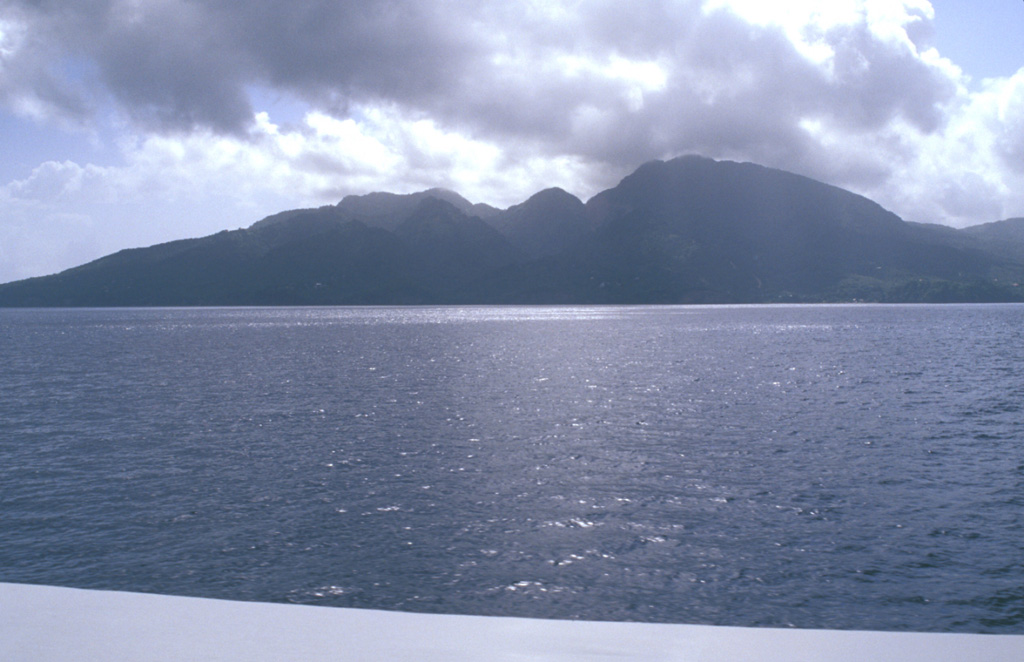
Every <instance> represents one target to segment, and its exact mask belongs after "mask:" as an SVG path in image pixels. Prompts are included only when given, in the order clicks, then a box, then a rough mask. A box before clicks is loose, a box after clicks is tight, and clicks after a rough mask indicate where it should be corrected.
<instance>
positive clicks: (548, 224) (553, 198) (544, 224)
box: [488, 188, 593, 258]
mask: <svg viewBox="0 0 1024 662" xmlns="http://www.w3.org/2000/svg"><path fill="white" fill-rule="evenodd" d="M488 222H489V223H490V224H491V225H493V226H494V227H495V228H496V229H497V230H498V231H499V232H501V233H502V234H504V235H505V236H506V237H508V239H509V241H511V242H512V244H513V245H515V246H516V247H517V248H519V249H520V250H521V251H523V253H524V254H526V255H528V256H530V257H532V258H539V257H544V256H548V255H557V254H558V253H561V252H562V251H564V250H566V249H568V248H571V247H572V246H573V245H575V244H577V243H579V242H580V241H582V240H583V239H584V237H586V236H587V235H588V234H589V233H590V232H591V230H593V225H592V224H591V223H590V222H589V220H588V219H587V216H586V207H584V205H583V203H582V202H581V201H580V199H579V198H577V197H576V196H574V195H572V194H570V193H566V192H565V191H563V190H562V189H560V188H549V189H545V190H543V191H541V192H540V193H535V194H534V195H533V196H531V197H530V199H528V200H527V201H526V202H523V203H522V204H518V205H515V206H513V207H509V208H508V209H506V210H504V211H501V212H498V213H497V214H495V215H493V216H492V217H490V218H488Z"/></svg>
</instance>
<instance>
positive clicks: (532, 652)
mask: <svg viewBox="0 0 1024 662" xmlns="http://www.w3.org/2000/svg"><path fill="white" fill-rule="evenodd" d="M0 614H3V616H2V618H0V659H4V660H11V661H12V662H19V661H22V660H24V661H26V662H27V661H29V660H32V661H34V662H65V661H70V660H75V661H76V662H93V661H96V662H99V661H101V660H125V661H138V662H162V661H165V660H166V661H168V662H170V661H175V660H196V661H199V660H203V661H211V662H213V661H221V660H223V661H227V660H240V659H244V660H249V661H261V660H265V661H268V662H270V661H276V660H303V661H305V662H319V661H320V660H325V661H326V660H346V661H349V660H352V661H362V660H366V661H370V660H423V661H438V662H440V661H442V660H443V661H446V662H458V661H460V660H466V661H469V660H494V661H499V660H553V661H556V662H568V661H574V662H575V661H584V660H608V659H629V660H680V661H682V660H685V661H687V662H690V661H694V662H725V661H730V662H743V661H746V660H749V661H751V662H753V661H755V660H757V661H758V662H773V661H782V660H786V661H787V662H797V661H801V660H807V661H808V662H810V661H812V660H815V661H816V660H830V661H831V662H843V661H846V660H849V661H851V662H852V661H854V660H866V659H870V660H901V661H904V662H914V661H917V660H920V661H922V662H923V661H925V660H927V661H928V662H942V661H946V660H948V661H949V662H954V661H957V662H959V661H962V660H988V661H990V662H993V661H994V662H998V661H1000V660H1007V661H1009V660H1020V659H1024V635H982V634H936V633H912V632H911V633H908V632H867V631H838V630H795V629H793V630H789V629H771V628H739V627H721V626H709V625H674V624H672V625H669V624H653V623H609V622H593V621H554V620H540V619H527V618H508V617H490V616H456V615H439V614H413V613H403V612H387V611H378V610H365V609H348V608H333V607H316V606H304V605H284V604H268V603H257V602H233V601H228V600H214V599H208V598H188V597H177V596H166V595H152V594H142V593H127V592H118V591H98V590H88V589H74V588H63V587H55V586H42V585H27V584H10V583H0Z"/></svg>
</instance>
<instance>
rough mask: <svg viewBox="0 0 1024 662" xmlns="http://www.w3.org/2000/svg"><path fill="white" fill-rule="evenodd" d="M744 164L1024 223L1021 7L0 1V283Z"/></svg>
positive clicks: (916, 2) (935, 214)
mask: <svg viewBox="0 0 1024 662" xmlns="http://www.w3.org/2000/svg"><path fill="white" fill-rule="evenodd" d="M683 154H700V155H703V156H708V157H711V158H716V159H730V160H737V161H752V162H755V163H760V164H762V165H766V166H770V167H775V168H781V169H784V170H789V171H792V172H796V173H799V174H802V175H806V176H808V177H812V178H814V179H817V180H820V181H823V182H826V183H829V184H833V185H835V186H840V187H843V188H846V189H849V190H852V191H854V192H857V193H860V194H862V195H866V196H868V197H870V198H871V199H873V200H875V201H877V202H878V203H880V204H881V205H883V206H884V207H886V208H888V209H890V210H892V211H894V212H895V213H897V214H898V215H900V216H901V217H902V218H904V219H906V220H908V221H916V222H928V223H941V224H945V225H950V226H954V227H964V226H968V225H973V224H977V223H984V222H990V221H996V220H1000V219H1004V218H1011V217H1019V216H1024V193H1022V192H1024V2H1021V1H1020V0H974V1H973V2H970V3H966V2H962V1H959V0H957V1H954V0H935V1H934V2H928V1H927V0H827V1H815V0H787V1H781V2H772V3H766V2H763V0H645V2H640V3H624V2H621V1H618V0H521V1H519V2H508V1H507V0H493V1H492V0H356V1H349V0H303V1H302V2H294V0H247V1H246V2H236V1H234V0H74V1H72V0H0V282H6V281H10V280H15V279H20V278H27V277H31V276H39V275H45V274H49V273H54V272H57V271H60V270H63V269H66V268H69V267H72V266H76V265H78V264H82V263H84V262H86V261H89V260H92V259H95V258H97V257H100V256H102V255H106V254H108V253H111V252H114V251H116V250H120V249H122V248H127V247H136V246H146V245H151V244H154V243H158V242H163V241H170V240H174V239H180V238H186V237H196V236H204V235H208V234H212V233H215V232H218V231H220V230H224V229H235V228H238V227H247V226H249V225H251V224H252V223H254V222H255V221H257V220H259V219H260V218H262V217H264V216H267V215H269V214H271V213H274V212H277V211H281V210H285V209H294V208H300V207H315V206H320V205H325V204H334V203H336V202H338V201H339V200H340V199H341V198H342V197H344V196H345V195H350V194H363V193H368V192H371V191H391V192H395V193H409V192H414V191H419V190H423V189H427V188H431V187H435V186H440V187H444V188H449V189H452V190H455V191H458V192H459V193H461V194H462V195H464V196H465V197H467V198H468V199H470V200H471V201H473V202H486V203H488V204H491V205H494V206H497V207H507V206H510V205H513V204H517V203H519V202H522V201H523V200H525V199H526V198H527V197H529V196H530V195H531V194H532V193H535V192H537V191H539V190H542V189H544V188H548V187H551V186H559V187H561V188H563V189H565V190H567V191H569V192H570V193H573V194H575V195H577V196H579V197H580V198H581V199H583V200H586V199H588V198H589V197H590V196H592V195H594V194H595V193H597V192H599V191H601V190H603V189H605V188H609V187H611V186H614V185H615V184H616V183H617V182H618V181H619V180H620V179H621V178H622V177H624V176H625V175H627V174H629V173H630V172H632V171H633V170H635V169H636V168H637V167H638V166H639V165H641V164H642V163H644V162H646V161H650V160H652V159H667V158H672V157H675V156H680V155H683Z"/></svg>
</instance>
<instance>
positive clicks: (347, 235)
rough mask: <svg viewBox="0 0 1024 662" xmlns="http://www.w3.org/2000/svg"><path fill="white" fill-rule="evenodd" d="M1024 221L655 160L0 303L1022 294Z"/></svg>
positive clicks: (695, 160)
mask: <svg viewBox="0 0 1024 662" xmlns="http://www.w3.org/2000/svg"><path fill="white" fill-rule="evenodd" d="M1021 282H1024V219H1009V220H1006V221H1000V222H997V223H990V224H986V225H982V226H976V227H974V228H968V229H965V230H954V229H952V228H947V227H943V226H934V225H925V224H915V223H906V222H904V221H902V220H901V219H899V218H898V217H897V216H895V215H894V214H892V213H891V212H888V211H886V210H885V209H883V208H882V207H880V206H879V205H877V204H876V203H874V202H872V201H870V200H868V199H867V198H864V197H862V196H859V195H855V194H853V193H850V192H848V191H844V190H842V189H839V188H836V187H833V186H829V185H827V184H823V183H821V182H817V181H814V180H812V179H808V178H806V177H802V176H799V175H795V174H792V173H787V172H784V171H780V170H774V169H771V168H765V167H762V166H758V165H754V164H749V163H734V162H729V161H713V160H710V159H706V158H701V157H692V156H691V157H681V158H678V159H673V160H670V161H652V162H650V163H647V164H644V165H643V166H641V167H640V168H638V169H637V170H636V171H635V172H634V173H632V174H631V175H629V176H627V177H626V178H625V179H623V180H622V181H621V182H620V183H619V184H618V185H617V186H616V187H614V188H612V189H608V190H606V191H603V192H601V193H599V194H597V195H596V196H594V197H593V198H591V199H590V200H589V201H588V202H587V203H586V204H584V203H583V202H582V201H580V200H579V199H577V198H575V197H574V196H572V195H570V194H569V193H566V192H565V191H562V190H560V189H547V190H545V191H541V192H539V193H537V194H535V195H533V196H532V197H530V198H529V199H528V200H526V201H525V202H523V203H521V204H519V205H515V206H513V207H509V208H508V209H505V210H498V209H495V208H493V207H489V206H487V205H480V204H473V203H471V202H469V201H468V200H466V199H465V198H463V197H462V196H459V195H458V194H456V193H454V192H452V191H447V190H444V189H431V190H428V191H423V192H420V193H414V194H408V195H396V194H390V193H371V194H369V195H364V196H348V197H346V198H345V199H343V200H342V201H341V202H339V203H338V204H337V205H331V206H325V207H320V208H318V209H300V210H292V211H286V212H282V213H279V214H275V215H273V216H269V217H267V218H265V219H263V220H261V221H259V222H257V223H255V224H253V225H252V226H251V227H249V228H247V229H244V230H236V231H232V232H227V231H225V232H220V233H218V234H215V235H212V236H209V237H204V238H200V239H188V240H182V241H175V242H170V243H167V244H160V245H157V246H151V247H148V248H138V249H131V250H125V251H120V252H118V253H115V254H113V255H109V256H107V257H104V258H101V259H99V260H96V261H94V262H90V263H88V264H85V265H82V266H80V267H76V268H74V269H69V270H67V271H64V272H62V273H60V274H56V275H53V276H46V277H42V278H32V279H28V280H23V281H18V282H14V283H8V284H5V285H0V305H3V306H142V305H148V306H166V305H327V304H430V303H730V302H776V301H804V302H815V301H858V300H863V301H1021V300H1024V294H1022V288H1021V287H1020V283H1021Z"/></svg>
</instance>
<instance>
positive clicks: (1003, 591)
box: [0, 305, 1024, 634]
mask: <svg viewBox="0 0 1024 662" xmlns="http://www.w3.org/2000/svg"><path fill="white" fill-rule="evenodd" d="M1022 366H1024V306H1021V305H941V306H927V305H906V306H903V305H898V306H881V305H841V306H840V305H835V306H833V305H814V306H678V307H675V306H637V307H572V306H562V307H487V306H482V307H409V308H402V307H354V308H216V309H61V310H16V309H7V310H0V581H5V582H22V583H37V584H54V585H61V586H75V587H83V588H99V589H115V590H128V591H142V592H154V593H165V594H174V595H188V596H202V597H216V598H229V599H242V600H258V601H269V602H291V603H301V604H310V605H326V606H343V607H365V608H377V609H388V610H401V611H413V612H435V613H461V614H480V615H510V616H529V617H542V618H569V619H589V620H614V621H646V622H674V623H702V624H716V625H740V626H772V627H800V628H838V629H873V630H914V631H927V632H985V633H1016V634H1020V633H1024V553H1022V548H1024V415H1022V413H1021V404H1022V402H1024V377H1022V374H1021V370H1022Z"/></svg>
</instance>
